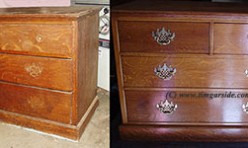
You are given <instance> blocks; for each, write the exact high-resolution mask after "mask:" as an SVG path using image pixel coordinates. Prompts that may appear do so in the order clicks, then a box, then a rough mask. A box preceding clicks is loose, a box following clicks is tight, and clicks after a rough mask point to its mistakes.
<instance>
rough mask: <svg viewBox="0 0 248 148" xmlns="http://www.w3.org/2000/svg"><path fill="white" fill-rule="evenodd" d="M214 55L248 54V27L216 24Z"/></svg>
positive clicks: (244, 25) (245, 25)
mask: <svg viewBox="0 0 248 148" xmlns="http://www.w3.org/2000/svg"><path fill="white" fill-rule="evenodd" d="M214 53H216V54H241V55H243V54H248V25H247V24H215V25H214Z"/></svg>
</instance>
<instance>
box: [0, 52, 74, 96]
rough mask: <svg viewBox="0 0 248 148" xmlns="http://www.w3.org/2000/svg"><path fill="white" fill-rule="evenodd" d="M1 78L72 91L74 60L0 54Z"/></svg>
mask: <svg viewBox="0 0 248 148" xmlns="http://www.w3.org/2000/svg"><path fill="white" fill-rule="evenodd" d="M0 80H1V81H6V82H13V83H19V84H25V85H31V86H38V87H44V88H51V89H58V90H65V91H71V90H72V89H73V86H72V62H71V60H68V59H67V60H66V59H57V58H42V57H31V56H20V55H8V54H0Z"/></svg>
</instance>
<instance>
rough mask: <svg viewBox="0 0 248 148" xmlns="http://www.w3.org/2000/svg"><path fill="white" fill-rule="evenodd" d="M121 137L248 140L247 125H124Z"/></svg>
mask: <svg viewBox="0 0 248 148" xmlns="http://www.w3.org/2000/svg"><path fill="white" fill-rule="evenodd" d="M120 131H121V132H120V133H121V137H122V138H123V139H129V140H143V141H151V140H153V141H173V142H175V141H180V142H181V141H198V142H203V141H205V142H209V141H213V142H220V141H222V142H230V141H232V142H242V141H243V142H247V139H248V136H247V133H248V130H247V126H197V125H194V126H192V125H191V126H179V127H177V126H173V125H172V126H145V125H143V126H137V125H122V126H121V127H120Z"/></svg>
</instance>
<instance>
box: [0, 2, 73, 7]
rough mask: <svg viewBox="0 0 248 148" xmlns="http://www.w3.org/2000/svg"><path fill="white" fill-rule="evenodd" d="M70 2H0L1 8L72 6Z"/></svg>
mask: <svg viewBox="0 0 248 148" xmlns="http://www.w3.org/2000/svg"><path fill="white" fill-rule="evenodd" d="M70 5H71V1H70V0H0V7H1V8H5V7H35V6H37V7H38V6H70Z"/></svg>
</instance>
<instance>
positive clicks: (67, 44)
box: [0, 6, 100, 140]
mask: <svg viewBox="0 0 248 148" xmlns="http://www.w3.org/2000/svg"><path fill="white" fill-rule="evenodd" d="M99 10H100V7H98V6H80V7H57V8H55V7H54V8H53V7H50V8H7V9H0V120H1V121H3V122H7V123H12V124H16V125H20V126H24V127H28V128H32V129H36V130H40V131H43V132H47V133H51V134H56V135H59V136H63V137H66V138H70V139H74V140H78V139H79V138H80V136H81V134H82V132H83V130H84V129H85V127H86V125H87V123H88V122H89V120H90V118H91V116H92V114H93V113H94V111H95V109H96V107H97V105H98V99H97V97H96V89H97V86H96V84H97V61H98V60H97V59H98V12H99Z"/></svg>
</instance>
